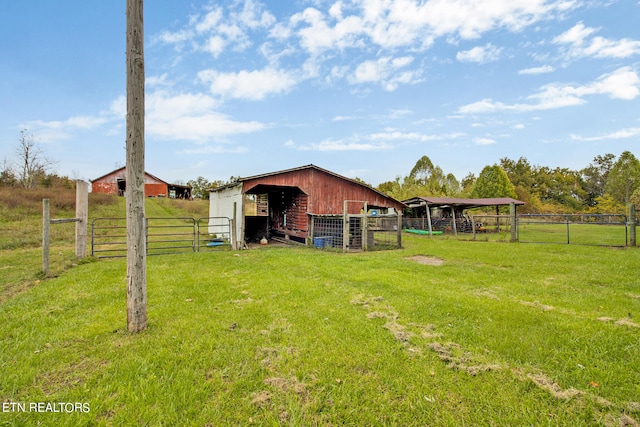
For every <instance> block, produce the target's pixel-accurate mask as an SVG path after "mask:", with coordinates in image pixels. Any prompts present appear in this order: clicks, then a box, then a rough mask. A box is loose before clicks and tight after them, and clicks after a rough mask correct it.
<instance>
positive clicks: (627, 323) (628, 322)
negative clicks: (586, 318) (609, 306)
mask: <svg viewBox="0 0 640 427" xmlns="http://www.w3.org/2000/svg"><path fill="white" fill-rule="evenodd" d="M598 320H599V321H601V322H605V323H609V322H615V325H616V326H628V327H630V328H640V324H639V323H635V322H633V321H632V320H631V319H627V318H626V317H623V318H622V319H620V320H615V319H613V318H611V317H598Z"/></svg>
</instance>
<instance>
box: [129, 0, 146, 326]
mask: <svg viewBox="0 0 640 427" xmlns="http://www.w3.org/2000/svg"><path fill="white" fill-rule="evenodd" d="M143 22H144V21H143V0H127V183H126V185H127V187H126V197H127V328H128V330H129V331H131V332H138V331H142V330H144V329H146V328H147V248H146V239H145V234H146V233H145V229H146V227H145V212H144V43H143V41H144V40H143V39H144V23H143Z"/></svg>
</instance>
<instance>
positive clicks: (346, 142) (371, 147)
mask: <svg viewBox="0 0 640 427" xmlns="http://www.w3.org/2000/svg"><path fill="white" fill-rule="evenodd" d="M285 146H286V147H289V148H295V149H298V150H301V151H383V150H389V149H391V148H392V146H391V145H389V144H387V143H384V142H382V143H370V142H361V141H360V140H359V138H358V137H353V138H346V139H325V140H323V141H320V142H318V143H314V144H307V145H296V144H295V143H294V142H293V141H287V142H286V143H285Z"/></svg>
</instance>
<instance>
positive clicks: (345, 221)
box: [342, 200, 349, 253]
mask: <svg viewBox="0 0 640 427" xmlns="http://www.w3.org/2000/svg"><path fill="white" fill-rule="evenodd" d="M342 212H343V213H342V215H343V218H342V252H343V253H346V252H347V250H348V249H349V205H348V202H347V201H346V200H345V201H344V207H343V210H342Z"/></svg>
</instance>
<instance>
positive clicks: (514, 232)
mask: <svg viewBox="0 0 640 427" xmlns="http://www.w3.org/2000/svg"><path fill="white" fill-rule="evenodd" d="M509 217H510V219H509V220H510V224H511V241H512V242H517V241H518V224H517V218H516V204H515V203H513V202H511V203H509Z"/></svg>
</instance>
